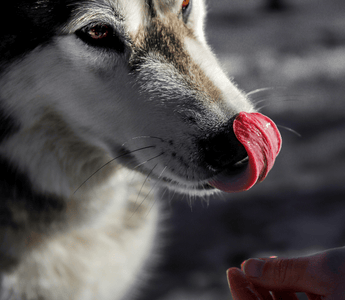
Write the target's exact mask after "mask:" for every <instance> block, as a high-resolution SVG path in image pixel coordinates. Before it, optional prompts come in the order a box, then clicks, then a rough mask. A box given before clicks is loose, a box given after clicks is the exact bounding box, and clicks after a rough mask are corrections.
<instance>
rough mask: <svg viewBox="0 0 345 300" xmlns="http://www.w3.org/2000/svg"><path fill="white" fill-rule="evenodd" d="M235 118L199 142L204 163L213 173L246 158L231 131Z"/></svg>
mask: <svg viewBox="0 0 345 300" xmlns="http://www.w3.org/2000/svg"><path fill="white" fill-rule="evenodd" d="M236 117H237V115H236V116H235V117H233V118H231V119H230V120H229V121H228V122H227V123H226V124H225V125H223V126H222V127H221V128H219V129H218V130H216V131H214V132H212V133H210V134H208V136H206V137H205V138H203V139H202V140H201V142H200V146H201V148H202V152H203V155H204V157H203V159H204V162H205V163H206V164H207V165H208V167H209V168H210V169H211V170H213V171H220V170H224V168H225V167H229V166H232V165H235V164H236V163H238V162H240V161H242V160H243V159H245V158H247V152H246V150H245V148H244V147H243V145H242V144H241V143H240V142H239V141H238V140H237V138H236V136H235V133H234V130H233V122H234V120H235V118H236Z"/></svg>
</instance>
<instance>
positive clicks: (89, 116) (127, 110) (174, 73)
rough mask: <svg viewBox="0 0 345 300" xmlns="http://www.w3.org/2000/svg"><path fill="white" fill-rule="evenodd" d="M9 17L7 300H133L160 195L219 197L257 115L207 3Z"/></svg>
mask: <svg viewBox="0 0 345 300" xmlns="http://www.w3.org/2000/svg"><path fill="white" fill-rule="evenodd" d="M0 15H1V16H0V17H1V18H0V19H1V21H0V23H1V31H0V38H1V42H0V43H1V44H0V61H1V62H0V72H1V76H0V119H1V123H0V167H1V175H0V274H1V289H0V299H1V300H4V299H6V300H7V299H25V300H34V299H35V300H75V299H83V300H95V299H97V300H106V299H109V300H110V299H112V300H114V299H129V298H130V296H129V293H130V292H132V291H133V290H134V288H135V287H136V286H137V285H138V282H139V281H140V279H141V278H142V277H143V275H142V274H143V271H142V269H143V268H144V267H145V266H146V265H147V262H148V261H150V260H151V259H152V256H153V255H154V253H155V249H156V246H155V239H156V236H157V233H158V228H159V227H160V226H159V221H160V218H161V217H160V215H161V214H160V207H161V205H160V204H159V201H158V202H157V203H155V200H154V199H155V198H157V197H158V195H159V193H158V191H159V190H162V189H163V190H164V189H171V190H174V191H178V192H181V193H185V194H189V195H210V194H212V193H214V192H215V191H216V189H215V188H213V187H212V186H211V185H209V184H208V183H209V181H210V178H212V177H214V176H215V174H218V173H219V172H221V171H222V170H224V168H231V166H232V165H234V164H235V163H237V162H238V161H242V160H243V159H244V158H245V157H246V156H247V154H246V152H245V151H244V149H243V147H241V144H239V143H238V141H236V139H235V137H234V134H233V132H232V129H231V124H232V122H233V119H234V117H235V116H236V115H237V114H238V113H239V112H241V111H244V112H248V113H251V112H254V108H253V105H252V104H251V103H250V101H249V100H248V99H247V98H246V97H245V95H244V94H243V92H242V91H240V90H239V89H238V88H237V87H236V86H235V85H234V84H233V83H232V82H231V81H230V80H229V79H228V78H227V77H226V75H225V74H224V72H223V71H222V69H221V68H220V66H219V64H218V62H217V60H216V58H215V56H214V55H213V53H212V52H211V50H210V48H209V46H208V45H207V43H206V40H205V35H204V30H203V27H204V17H205V3H204V0H132V1H128V0H10V1H6V2H4V3H2V4H1V12H0ZM224 137H226V138H224ZM225 140H226V142H224V141H225Z"/></svg>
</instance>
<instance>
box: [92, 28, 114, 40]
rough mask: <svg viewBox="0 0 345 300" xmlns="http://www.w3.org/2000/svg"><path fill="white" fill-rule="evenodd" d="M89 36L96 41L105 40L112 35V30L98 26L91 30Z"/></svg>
mask: <svg viewBox="0 0 345 300" xmlns="http://www.w3.org/2000/svg"><path fill="white" fill-rule="evenodd" d="M88 34H89V36H90V38H92V39H95V40H98V39H104V38H106V37H108V36H109V34H111V30H110V28H109V27H108V26H107V25H96V26H94V27H92V28H90V29H89V31H88Z"/></svg>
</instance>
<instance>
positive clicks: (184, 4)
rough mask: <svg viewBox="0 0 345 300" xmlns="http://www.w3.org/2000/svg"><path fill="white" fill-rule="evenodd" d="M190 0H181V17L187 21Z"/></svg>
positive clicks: (190, 4)
mask: <svg viewBox="0 0 345 300" xmlns="http://www.w3.org/2000/svg"><path fill="white" fill-rule="evenodd" d="M191 6H192V0H183V2H182V18H183V21H184V22H185V23H187V21H188V18H189V15H190V12H191Z"/></svg>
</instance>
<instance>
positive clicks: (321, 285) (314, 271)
mask: <svg viewBox="0 0 345 300" xmlns="http://www.w3.org/2000/svg"><path fill="white" fill-rule="evenodd" d="M241 269H242V270H239V269H237V268H231V269H229V270H228V271H227V274H228V280H229V285H230V290H231V294H232V296H233V299H234V300H272V299H274V300H297V299H298V298H297V296H296V292H303V293H306V295H307V296H308V299H309V300H344V299H345V247H344V248H336V249H331V250H327V251H324V252H321V253H317V254H314V255H311V256H306V257H298V258H287V259H284V258H263V259H249V260H246V261H245V262H244V263H243V264H242V267H241Z"/></svg>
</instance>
